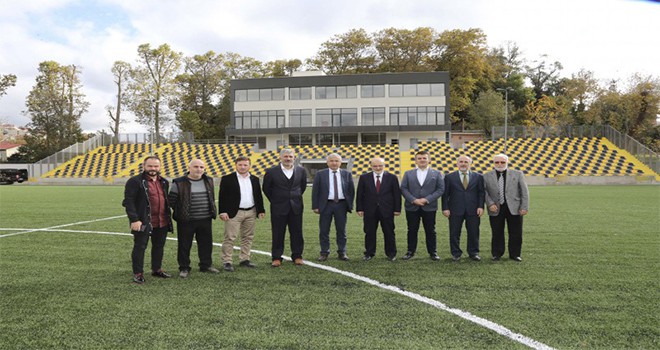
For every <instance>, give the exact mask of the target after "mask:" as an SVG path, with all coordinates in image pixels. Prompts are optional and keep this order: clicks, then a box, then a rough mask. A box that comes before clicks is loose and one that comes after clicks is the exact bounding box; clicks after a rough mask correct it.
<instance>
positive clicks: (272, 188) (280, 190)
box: [263, 164, 307, 215]
mask: <svg viewBox="0 0 660 350" xmlns="http://www.w3.org/2000/svg"><path fill="white" fill-rule="evenodd" d="M292 180H293V181H292V183H291V185H290V184H289V179H287V177H286V175H284V172H283V171H282V167H281V165H280V164H277V165H276V166H274V167H271V168H268V169H266V174H265V175H264V185H263V189H264V194H265V195H266V197H267V198H268V200H269V201H270V212H271V213H272V215H287V214H289V212H290V211H293V213H294V214H296V215H300V214H302V212H303V209H304V205H303V197H302V195H303V193H305V190H306V189H307V171H306V170H305V168H303V167H301V166H294V167H293V176H292Z"/></svg>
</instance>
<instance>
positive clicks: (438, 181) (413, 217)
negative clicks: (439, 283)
mask: <svg viewBox="0 0 660 350" xmlns="http://www.w3.org/2000/svg"><path fill="white" fill-rule="evenodd" d="M430 161H431V156H430V155H429V152H427V151H419V152H417V154H415V164H416V165H417V169H412V170H408V171H406V173H405V174H403V180H401V194H403V198H405V199H406V202H405V208H406V222H407V223H408V252H407V253H406V255H404V256H403V258H402V259H403V260H408V259H410V258H412V257H413V256H414V255H415V251H416V250H417V232H418V231H419V221H420V220H421V221H422V223H423V224H424V232H425V233H426V251H427V252H428V253H429V256H430V257H431V260H434V261H437V260H440V257H439V256H438V252H437V248H436V247H437V244H436V233H435V214H436V212H437V211H438V198H440V197H441V196H442V193H443V192H444V190H445V181H444V178H443V176H442V173H440V172H439V171H437V170H435V169H431V168H430V167H429V162H430Z"/></svg>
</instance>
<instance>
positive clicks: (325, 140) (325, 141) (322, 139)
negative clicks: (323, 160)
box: [316, 134, 334, 145]
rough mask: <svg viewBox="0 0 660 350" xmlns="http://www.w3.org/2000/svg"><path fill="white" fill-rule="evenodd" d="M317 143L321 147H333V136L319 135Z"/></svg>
mask: <svg viewBox="0 0 660 350" xmlns="http://www.w3.org/2000/svg"><path fill="white" fill-rule="evenodd" d="M316 143H317V144H319V145H333V144H334V142H333V141H332V134H317V135H316Z"/></svg>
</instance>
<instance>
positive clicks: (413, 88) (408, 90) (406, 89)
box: [403, 84, 417, 96]
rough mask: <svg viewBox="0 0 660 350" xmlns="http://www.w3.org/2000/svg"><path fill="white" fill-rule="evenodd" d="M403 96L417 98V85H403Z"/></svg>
mask: <svg viewBox="0 0 660 350" xmlns="http://www.w3.org/2000/svg"><path fill="white" fill-rule="evenodd" d="M403 96H417V84H404V85H403Z"/></svg>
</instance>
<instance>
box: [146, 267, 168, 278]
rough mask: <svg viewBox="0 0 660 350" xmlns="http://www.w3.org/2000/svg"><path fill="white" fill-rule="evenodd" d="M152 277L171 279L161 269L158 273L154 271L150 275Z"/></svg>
mask: <svg viewBox="0 0 660 350" xmlns="http://www.w3.org/2000/svg"><path fill="white" fill-rule="evenodd" d="M151 275H152V276H156V277H160V278H170V277H172V276H171V275H170V274H169V273H167V272H165V271H163V269H160V270H158V271H154V272H152V273H151Z"/></svg>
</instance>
